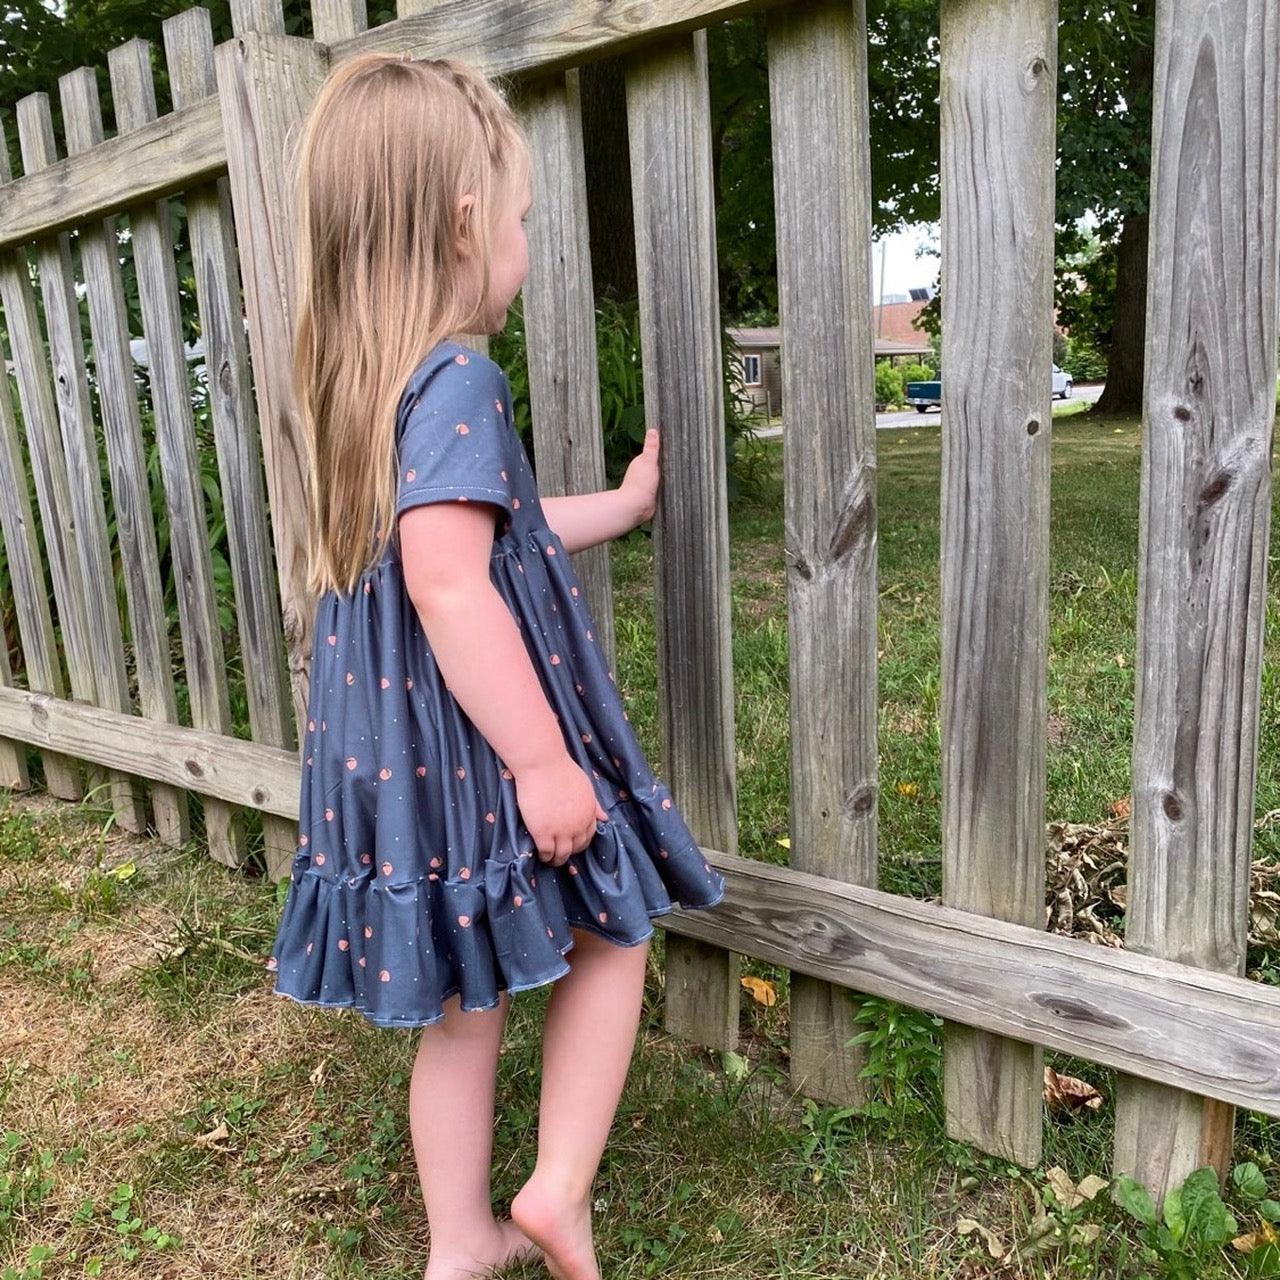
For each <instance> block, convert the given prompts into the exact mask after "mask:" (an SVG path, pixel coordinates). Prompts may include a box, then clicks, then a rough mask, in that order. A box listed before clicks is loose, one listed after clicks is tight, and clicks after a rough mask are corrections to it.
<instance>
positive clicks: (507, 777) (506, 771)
mask: <svg viewBox="0 0 1280 1280" xmlns="http://www.w3.org/2000/svg"><path fill="white" fill-rule="evenodd" d="M502 776H503V778H504V779H505V780H506V781H507V782H510V781H511V779H512V778H514V777H515V776H516V775H515V774H514V773H512V772H511V770H510V769H503V771H502Z"/></svg>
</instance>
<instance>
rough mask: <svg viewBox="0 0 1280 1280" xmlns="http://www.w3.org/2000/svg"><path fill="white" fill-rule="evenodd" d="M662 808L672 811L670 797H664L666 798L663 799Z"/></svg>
mask: <svg viewBox="0 0 1280 1280" xmlns="http://www.w3.org/2000/svg"><path fill="white" fill-rule="evenodd" d="M662 807H663V808H664V809H670V808H671V797H670V796H664V797H663V799H662Z"/></svg>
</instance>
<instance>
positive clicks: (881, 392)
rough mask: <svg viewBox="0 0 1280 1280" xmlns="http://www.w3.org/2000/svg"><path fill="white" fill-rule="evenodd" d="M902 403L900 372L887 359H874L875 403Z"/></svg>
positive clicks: (888, 404) (887, 404) (886, 404)
mask: <svg viewBox="0 0 1280 1280" xmlns="http://www.w3.org/2000/svg"><path fill="white" fill-rule="evenodd" d="M901 403H902V374H901V373H899V372H898V370H897V369H895V368H894V367H893V365H891V364H890V363H889V362H888V361H887V360H877V361H876V404H878V405H880V404H882V405H885V406H886V407H887V406H890V405H899V404H901Z"/></svg>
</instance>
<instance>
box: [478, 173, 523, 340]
mask: <svg viewBox="0 0 1280 1280" xmlns="http://www.w3.org/2000/svg"><path fill="white" fill-rule="evenodd" d="M521 167H522V169H523V174H522V176H521V177H520V179H519V182H518V184H517V185H516V187H515V191H514V193H513V194H512V196H511V198H510V199H508V200H507V202H506V203H505V204H504V206H503V208H502V211H501V212H500V213H499V214H498V219H497V222H496V223H495V225H494V228H493V235H492V237H491V239H490V242H489V243H490V246H491V252H492V256H491V259H490V262H489V292H488V293H487V294H486V295H485V300H484V306H483V308H482V310H481V320H482V321H483V331H484V332H485V333H497V332H498V331H499V330H500V329H501V328H502V327H503V325H505V324H506V322H507V308H508V307H510V306H511V304H512V302H513V301H514V300H515V296H516V294H517V293H519V292H520V286H521V285H523V284H524V280H525V276H527V275H528V274H529V242H528V239H527V238H526V236H525V230H524V220H525V217H526V216H527V215H528V213H529V209H530V207H531V205H532V203H533V195H532V191H531V188H530V183H529V166H528V164H527V163H524V164H522V166H521Z"/></svg>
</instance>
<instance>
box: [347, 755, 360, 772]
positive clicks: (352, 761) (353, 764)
mask: <svg viewBox="0 0 1280 1280" xmlns="http://www.w3.org/2000/svg"><path fill="white" fill-rule="evenodd" d="M358 763H359V761H357V760H356V758H355V756H348V757H347V768H348V769H354V768H355V767H356V765H357V764H358Z"/></svg>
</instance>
